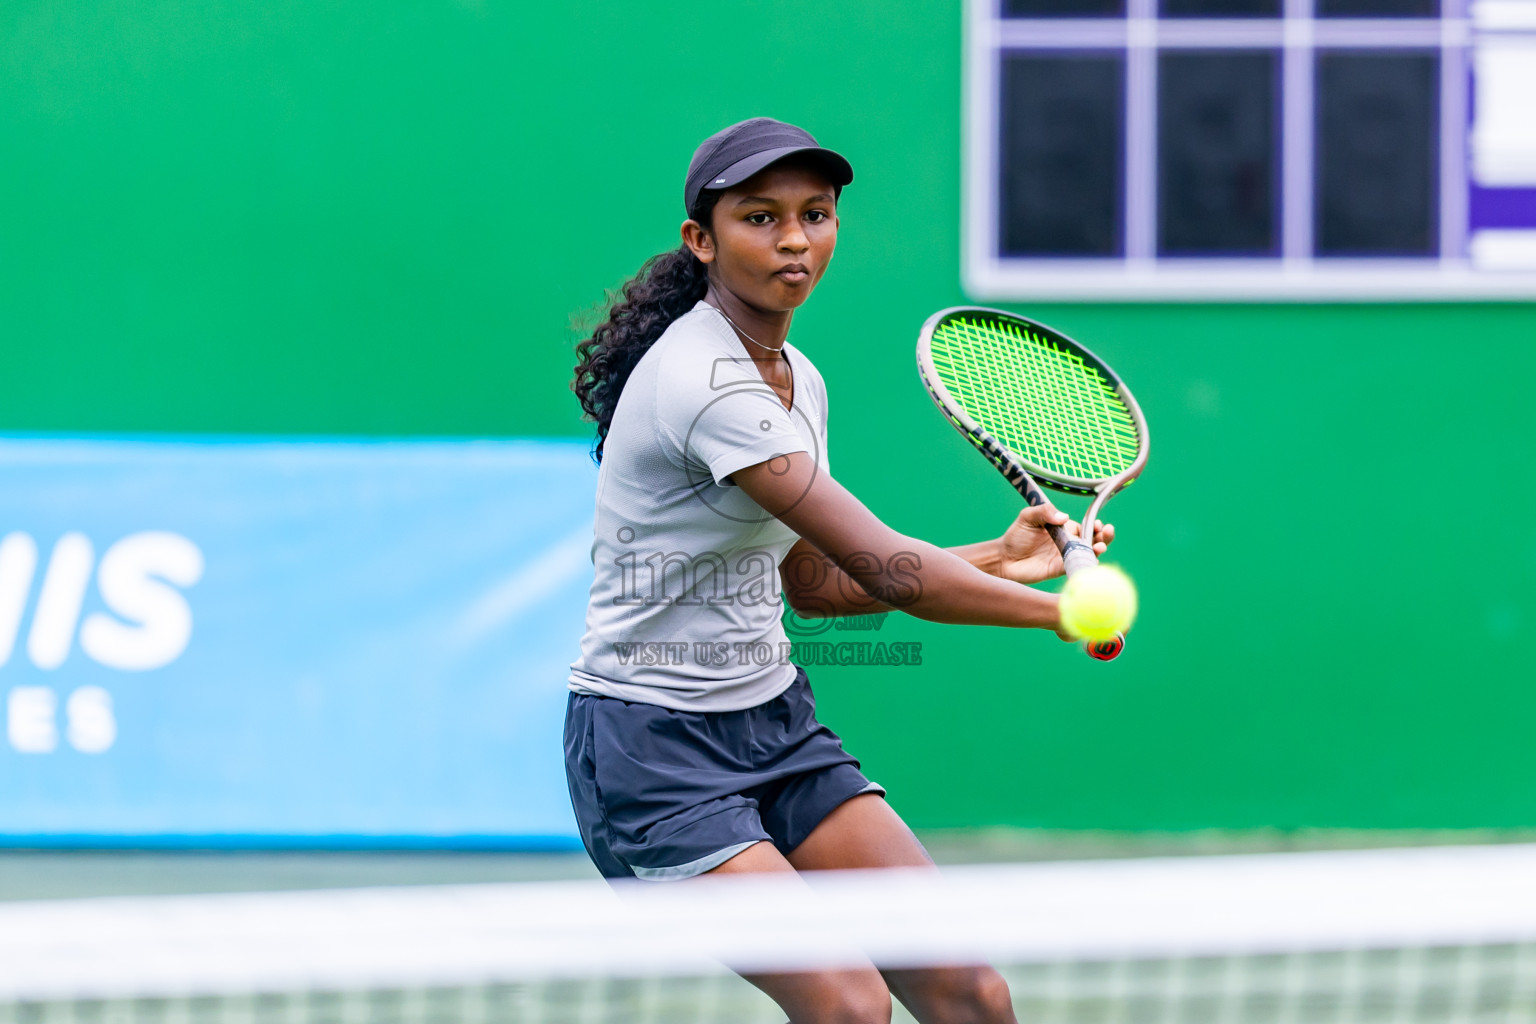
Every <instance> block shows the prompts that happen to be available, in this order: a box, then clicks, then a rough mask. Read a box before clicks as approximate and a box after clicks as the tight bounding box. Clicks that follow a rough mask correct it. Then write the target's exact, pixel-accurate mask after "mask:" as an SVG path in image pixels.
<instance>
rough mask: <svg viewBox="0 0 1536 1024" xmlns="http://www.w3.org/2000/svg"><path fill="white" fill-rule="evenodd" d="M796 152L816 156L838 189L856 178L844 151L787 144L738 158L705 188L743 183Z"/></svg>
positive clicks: (726, 186) (706, 184)
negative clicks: (835, 151)
mask: <svg viewBox="0 0 1536 1024" xmlns="http://www.w3.org/2000/svg"><path fill="white" fill-rule="evenodd" d="M797 154H804V155H806V156H811V157H814V158H815V159H816V161H817V162H818V163H820V164H821V165H822V167H823V168H824V169H825V170H826V172H827V177H828V179H830V180H831V182H832V184H834V185H836V186H837V187H838V188H842V187H843V186H844V185H846V184H848V183H849V182H851V181H853V165H852V164H850V163H849V162H848V161H847V160H844V159H843V157H842V155H841V154H839V153H834V152H833V151H832V150H830V149H823V148H821V147H820V146H785V147H784V148H782V149H765V150H763V151H762V152H761V153H753V154H752V155H751V156H749V157H747V158H746V159H745V160H738V161H737V162H736V163H734V164H731V166H729V167H727V168H726V169H725V170H723V171H721V172H720V173H719V174H717V175H715V176H714V177H713V178H711V179H709V180H708V181H706V182H705V183H704V185H703V188H708V189H721V188H731V187H732V186H734V185H740V184H741V183H742V182H744V181H746V180H747V179H748V178H750V177H752V175H754V174H756V173H757V172H758V171H760V170H762V169H763V168H764V167H767V166H768V165H769V164H775V163H778V162H779V161H780V160H783V159H784V158H785V157H790V156H795V155H797Z"/></svg>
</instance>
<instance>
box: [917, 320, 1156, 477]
mask: <svg viewBox="0 0 1536 1024" xmlns="http://www.w3.org/2000/svg"><path fill="white" fill-rule="evenodd" d="M930 350H931V352H932V355H933V364H934V368H935V369H936V370H937V371H938V374H939V379H940V380H941V381H943V383H944V386H945V388H946V389H948V391H949V393H950V395H951V396H952V397H953V398H954V400H955V401H956V402H957V403H958V404H959V405H960V406H961V407H962V408H963V409H964V410H965V411H966V412H967V413H968V414H969V415H970V417H971V418H972V419H973V420H975V421H976V422H977V423H978V424H979V425H980V426H981V427H982V429H984V430H985V431H987V433H989V434H991V435H992V436H993V437H995V438H996V439H997V440H998V441H1000V442H1002V443H1003V444H1005V445H1007V446H1008V447H1009V448H1010V449H1012V450H1013V451H1014V452H1015V453H1016V454H1018V455H1020V456H1022V457H1024V458H1025V459H1026V460H1028V461H1030V462H1033V463H1034V464H1035V465H1037V466H1039V467H1040V468H1041V469H1044V470H1045V471H1047V472H1048V473H1051V474H1054V475H1057V476H1061V477H1075V478H1079V479H1087V480H1103V479H1106V478H1108V477H1111V476H1114V475H1115V474H1116V473H1119V472H1121V471H1122V470H1124V469H1126V468H1128V467H1129V466H1130V465H1131V463H1132V462H1134V461H1135V459H1136V455H1137V453H1138V451H1139V450H1140V442H1141V438H1140V436H1139V433H1138V431H1137V429H1136V422H1135V418H1134V417H1133V416H1132V415H1131V412H1130V410H1129V409H1128V408H1127V407H1126V405H1125V403H1124V402H1123V401H1121V399H1120V396H1119V395H1118V394H1116V392H1115V388H1114V386H1113V385H1112V384H1111V383H1110V382H1109V381H1108V380H1107V379H1106V378H1105V377H1104V375H1103V374H1101V373H1100V372H1099V371H1098V370H1097V369H1096V368H1095V367H1094V366H1092V365H1091V364H1089V363H1088V362H1086V361H1085V360H1084V359H1083V358H1082V356H1080V355H1078V354H1077V353H1076V352H1073V351H1071V350H1070V349H1066V348H1064V347H1062V346H1061V345H1059V344H1057V343H1056V342H1055V341H1053V340H1052V339H1050V338H1047V337H1042V336H1040V335H1038V334H1035V333H1034V332H1032V331H1026V330H1021V329H1020V328H1019V327H1018V326H1017V325H1015V324H1008V323H997V322H992V321H988V320H973V319H962V318H957V319H955V320H950V321H947V322H945V323H943V324H941V325H940V326H939V328H938V329H937V330H936V331H935V332H934V334H933V338H932V342H931V344H930Z"/></svg>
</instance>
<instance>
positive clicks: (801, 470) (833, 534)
mask: <svg viewBox="0 0 1536 1024" xmlns="http://www.w3.org/2000/svg"><path fill="white" fill-rule="evenodd" d="M732 480H733V481H734V482H735V483H736V485H737V486H738V487H740V488H741V489H742V491H743V492H745V493H746V494H747V496H748V497H750V498H751V499H752V500H753V501H755V502H757V503H758V504H759V505H760V506H762V507H763V508H764V509H765V510H767V511H768V512H769V513H771V514H772V515H774V516H775V517H776V518H778V520H779V521H780V522H782V523H784V525H785V526H788V527H789V528H790V529H791V530H793V531H795V533H797V534H799V535H800V536H801V537H803V538H804V539H805V540H807V541H809V542H810V543H811V544H813V545H814V546H815V547H816V549H817V550H818V551H820V552H821V553H822V554H824V555H826V556H827V558H828V559H830V560H831V562H832V564H833V565H834V566H836V567H837V568H838V569H839V570H840V571H842V572H843V573H846V574H847V575H848V577H850V578H851V579H852V580H854V581H855V582H857V583H858V585H859V586H860V587H861V588H862V589H863V591H864V592H865V593H866V594H868V595H869V596H870V597H872V598H873V599H874V600H875V601H877V602H879V603H880V604H881V605H883V606H886V607H890V608H897V609H900V610H901V611H904V612H907V613H908V614H910V615H915V616H917V617H918V618H920V619H928V620H930V621H932V622H951V623H965V624H971V625H982V626H1019V627H1034V628H1039V629H1051V630H1057V629H1059V628H1060V623H1061V619H1060V613H1059V611H1058V608H1057V598H1056V595H1055V594H1048V593H1045V592H1044V591H1040V590H1035V589H1034V588H1032V587H1027V586H1021V585H1019V584H1018V583H1014V582H1012V581H1010V580H1004V579H999V578H998V577H996V576H991V575H988V574H987V573H986V572H983V571H982V570H981V569H978V568H977V567H976V566H975V565H972V564H971V563H970V562H968V561H966V560H965V559H964V558H962V557H960V556H959V555H957V554H954V553H952V552H950V551H946V550H945V549H944V548H941V547H938V546H937V545H934V544H929V543H928V542H927V541H922V540H918V539H917V538H915V537H908V536H906V535H904V534H902V533H899V532H897V531H896V530H893V529H891V528H890V527H889V526H887V525H886V524H885V523H883V522H881V521H880V519H879V517H878V516H876V515H875V514H874V513H873V512H871V511H870V510H869V509H868V508H866V507H865V505H864V503H863V502H861V501H859V499H858V498H856V497H854V496H853V495H852V494H851V493H850V492H849V491H848V490H847V488H845V487H843V486H842V485H841V484H839V483H838V482H837V481H836V480H834V479H832V477H831V476H830V475H829V474H828V473H826V472H825V471H824V470H823V469H821V467H819V466H818V465H817V464H816V462H815V460H813V459H812V458H811V457H810V456H809V455H807V454H806V453H805V452H795V453H793V454H791V455H783V456H779V457H777V458H774V459H771V460H769V461H767V462H761V463H758V464H756V465H753V466H748V467H746V468H745V469H739V470H737V471H736V472H735V473H733V474H732ZM786 561H787V560H786ZM792 601H793V598H792ZM797 610H798V608H797ZM859 610H860V611H866V612H867V611H877V610H880V609H879V608H872V607H869V606H867V605H866V606H864V607H861V608H859ZM832 614H842V613H840V612H837V611H833V612H832Z"/></svg>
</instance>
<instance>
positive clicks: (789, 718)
mask: <svg viewBox="0 0 1536 1024" xmlns="http://www.w3.org/2000/svg"><path fill="white" fill-rule="evenodd" d="M565 775H566V779H567V781H568V782H569V783H570V787H571V804H572V806H574V807H575V809H576V823H577V825H578V827H579V828H580V829H581V840H582V842H583V843H585V844H586V847H587V852H588V853H589V854H591V855H592V861H593V863H595V864H596V865H597V869H598V870H599V871H601V872H602V873H603V875H604V876H605V877H608V878H628V877H631V876H633V877H638V878H644V879H651V880H656V881H661V880H667V879H674V878H689V877H692V876H693V875H698V874H702V873H704V872H705V871H709V870H710V869H711V868H715V867H718V866H720V865H721V864H724V863H725V862H726V861H728V860H730V859H731V858H732V857H734V856H736V854H738V853H740V852H741V851H742V850H745V849H746V848H747V847H749V846H751V845H752V844H753V843H757V842H763V841H767V842H771V843H773V845H774V846H776V847H778V848H779V850H780V851H782V852H783V853H785V854H788V853H789V852H790V851H791V850H793V849H794V848H795V847H797V846H799V845H800V844H801V843H802V842H804V841H805V837H806V836H808V835H810V834H811V830H812V829H814V828H815V827H816V826H817V825H819V824H820V823H821V820H822V819H823V818H825V817H826V816H827V815H828V814H830V813H832V811H833V810H834V809H835V808H836V807H837V806H838V805H839V804H841V803H843V802H844V801H846V800H848V799H850V798H851V797H855V796H858V795H859V794H860V793H882V794H883V793H884V792H885V790H884V789H882V788H881V787H879V786H877V785H875V784H874V783H872V782H870V781H869V780H868V779H866V778H865V777H864V774H863V773H862V772H861V771H859V762H858V761H856V760H854V759H853V757H851V756H850V755H849V754H848V753H847V752H846V751H844V750H843V741H842V740H840V739H838V738H837V734H836V733H834V732H833V731H832V730H831V729H828V728H827V727H826V726H824V725H822V724H821V723H820V722H818V721H816V701H815V698H814V697H812V695H811V684H810V680H809V679H807V678H806V674H805V669H803V668H800V667H798V666H796V670H795V681H794V682H793V683H791V684H790V686H789V689H787V690H785V691H784V692H783V693H781V694H779V695H778V696H777V697H775V698H773V699H772V700H770V701H766V702H765V703H762V704H759V705H757V706H756V707H751V708H747V709H746V710H744V711H673V710H671V709H670V708H664V707H659V706H657V705H655V704H635V703H631V702H629V701H626V700H618V699H615V698H613V697H596V696H593V695H591V694H585V693H572V694H571V698H570V703H569V704H567V705H566V712H565Z"/></svg>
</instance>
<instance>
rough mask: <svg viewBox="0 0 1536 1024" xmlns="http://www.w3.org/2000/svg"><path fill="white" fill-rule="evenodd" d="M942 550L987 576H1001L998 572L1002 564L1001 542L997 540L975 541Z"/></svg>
mask: <svg viewBox="0 0 1536 1024" xmlns="http://www.w3.org/2000/svg"><path fill="white" fill-rule="evenodd" d="M944 550H945V551H950V552H953V553H954V554H956V555H959V556H960V557H961V558H963V559H965V560H966V561H967V562H970V563H971V564H972V565H974V566H975V567H976V568H978V569H980V570H981V571H982V572H984V573H986V574H987V575H988V576H998V575H1001V573H999V571H998V570H999V569H1000V568H1001V567H1002V563H1003V542H1002V541H1001V540H999V539H997V538H993V539H992V540H982V541H977V542H976V543H975V544H961V545H959V546H957V547H952V548H945V549H944Z"/></svg>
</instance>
